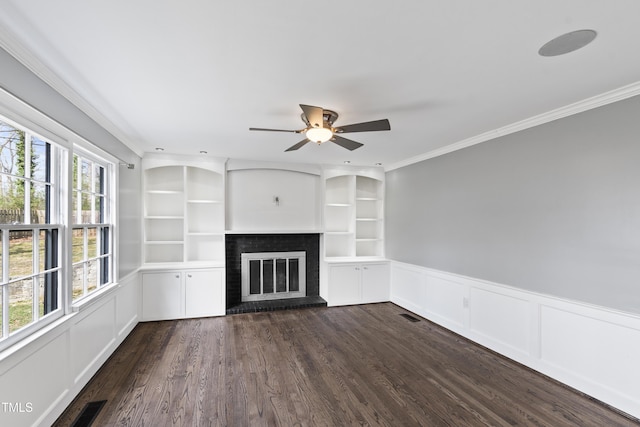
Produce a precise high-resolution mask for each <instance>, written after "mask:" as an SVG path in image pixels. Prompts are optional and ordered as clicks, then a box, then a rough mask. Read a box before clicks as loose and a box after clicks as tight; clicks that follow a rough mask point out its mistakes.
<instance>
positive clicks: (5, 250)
mask: <svg viewBox="0 0 640 427" xmlns="http://www.w3.org/2000/svg"><path fill="white" fill-rule="evenodd" d="M8 282H9V230H3V231H2V283H5V285H2V302H1V304H2V338H6V337H8V336H9V285H6V283H8Z"/></svg>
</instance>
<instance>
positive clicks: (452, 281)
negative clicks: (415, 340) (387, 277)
mask: <svg viewBox="0 0 640 427" xmlns="http://www.w3.org/2000/svg"><path fill="white" fill-rule="evenodd" d="M391 301H392V302H393V303H395V304H397V305H399V306H401V307H403V308H405V309H407V310H409V311H412V312H414V313H416V314H418V315H420V316H423V317H424V318H426V319H429V320H431V321H433V322H434V323H437V324H439V325H441V326H444V327H445V328H447V329H450V330H452V331H454V332H456V333H458V334H460V335H462V336H464V337H466V338H469V339H470V340H472V341H474V342H477V343H478V344H480V345H483V346H485V347H487V348H490V349H491V350H494V351H496V352H498V353H500V354H502V355H504V356H506V357H508V358H510V359H513V360H515V361H517V362H519V363H522V364H523V365H526V366H528V367H530V368H532V369H535V370H537V371H539V372H541V373H543V374H545V375H548V376H550V377H552V378H554V379H556V380H558V381H561V382H562V383H565V384H567V385H569V386H571V387H573V388H575V389H577V390H579V391H581V392H584V393H586V394H588V395H590V396H592V397H594V398H596V399H598V400H600V401H602V402H604V403H606V404H609V405H611V406H613V407H615V408H618V409H620V410H621V411H624V412H626V413H628V414H630V415H632V416H634V417H637V418H640V393H638V384H640V369H638V361H639V360H640V316H638V315H635V314H632V313H624V312H620V311H616V310H612V309H608V308H605V307H598V306H593V305H589V304H583V303H580V302H576V301H570V300H565V299H561V298H555V297H551V296H548V295H542V294H537V293H533V292H528V291H524V290H521V289H518V288H514V287H511V286H505V285H501V284H497V283H492V282H488V281H484V280H479V279H474V278H469V277H464V276H460V275H456V274H452V273H447V272H443V271H437V270H433V269H429V268H424V267H420V266H416V265H411V264H405V263H400V262H395V261H392V262H391Z"/></svg>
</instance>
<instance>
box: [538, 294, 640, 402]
mask: <svg viewBox="0 0 640 427" xmlns="http://www.w3.org/2000/svg"><path fill="white" fill-rule="evenodd" d="M580 308H581V309H579V310H575V311H570V310H566V309H564V308H558V307H550V306H543V307H542V309H541V334H540V335H541V353H542V358H541V361H542V363H543V364H544V366H545V368H546V370H547V371H549V372H554V373H555V375H557V376H558V377H560V378H559V379H561V380H562V381H563V382H568V381H571V382H572V383H578V384H581V388H582V389H583V390H591V391H587V393H588V394H593V393H594V392H595V390H598V389H599V388H601V387H602V386H606V387H604V389H603V390H601V392H602V393H603V395H608V396H609V397H608V398H609V399H612V400H624V399H626V398H629V400H630V402H629V403H630V404H635V405H636V408H638V407H639V406H638V405H640V402H639V401H640V369H638V363H639V362H638V361H640V345H639V343H640V328H638V327H635V328H634V327H633V325H630V324H629V322H628V319H627V318H626V316H624V315H619V314H616V313H599V312H598V311H597V310H594V309H592V308H590V307H580ZM603 314H604V315H603ZM633 397H635V403H634V399H633ZM602 400H604V398H603V399H602Z"/></svg>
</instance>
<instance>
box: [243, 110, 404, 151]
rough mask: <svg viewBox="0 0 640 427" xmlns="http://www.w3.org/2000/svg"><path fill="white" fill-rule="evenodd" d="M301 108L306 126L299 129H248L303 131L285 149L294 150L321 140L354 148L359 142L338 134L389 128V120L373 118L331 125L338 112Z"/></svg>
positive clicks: (321, 141)
mask: <svg viewBox="0 0 640 427" xmlns="http://www.w3.org/2000/svg"><path fill="white" fill-rule="evenodd" d="M300 108H302V114H301V115H300V117H301V118H302V121H303V122H304V123H305V125H306V127H305V128H304V129H300V130H285V129H265V128H249V130H262V131H270V132H293V133H303V134H305V136H306V138H305V139H303V140H302V141H300V142H298V143H297V144H294V145H292V146H291V147H289V148H287V149H286V150H285V151H294V150H297V149H299V148H301V147H302V146H304V145H305V144H306V143H308V142H315V143H317V144H322V143H323V142H327V141H331V142H334V143H336V144H338V145H339V146H341V147H343V148H346V149H347V150H351V151H353V150H355V149H356V148H360V147H362V146H363V145H364V144H361V143H359V142H356V141H352V140H350V139H347V138H344V137H342V136H340V135H338V134H342V133H350V132H372V131H379V130H391V125H390V124H389V120H387V119H383V120H374V121H372V122H363V123H354V124H352V125H344V126H336V127H334V126H333V123H334V122H335V121H336V120H337V119H338V113H336V112H335V111H331V110H325V109H323V108H320V107H314V106H311V105H304V104H300Z"/></svg>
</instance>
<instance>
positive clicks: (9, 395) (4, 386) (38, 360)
mask: <svg viewBox="0 0 640 427" xmlns="http://www.w3.org/2000/svg"><path fill="white" fill-rule="evenodd" d="M43 340H44V341H46V342H45V344H44V345H42V346H40V347H39V348H38V349H37V350H35V351H33V352H31V353H30V352H25V354H26V355H25V358H24V359H23V360H21V361H20V362H19V363H18V364H16V365H14V366H13V367H11V369H9V370H8V371H7V372H6V373H4V374H3V375H2V376H0V401H1V402H2V404H3V406H2V407H0V424H1V425H3V426H27V425H32V424H37V422H38V418H40V417H42V416H44V414H46V413H47V412H49V411H50V410H51V409H52V407H53V406H54V405H56V404H57V403H58V402H60V401H61V400H62V399H63V398H64V396H65V395H66V394H67V393H68V391H69V388H68V384H69V381H68V378H69V360H68V354H69V337H68V333H67V332H66V331H62V332H61V331H57V333H55V334H51V335H50V336H48V337H46V338H44V339H43ZM36 346H37V345H34V347H36ZM3 362H4V361H3ZM7 404H11V405H14V407H13V408H11V407H9V406H8V405H7Z"/></svg>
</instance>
